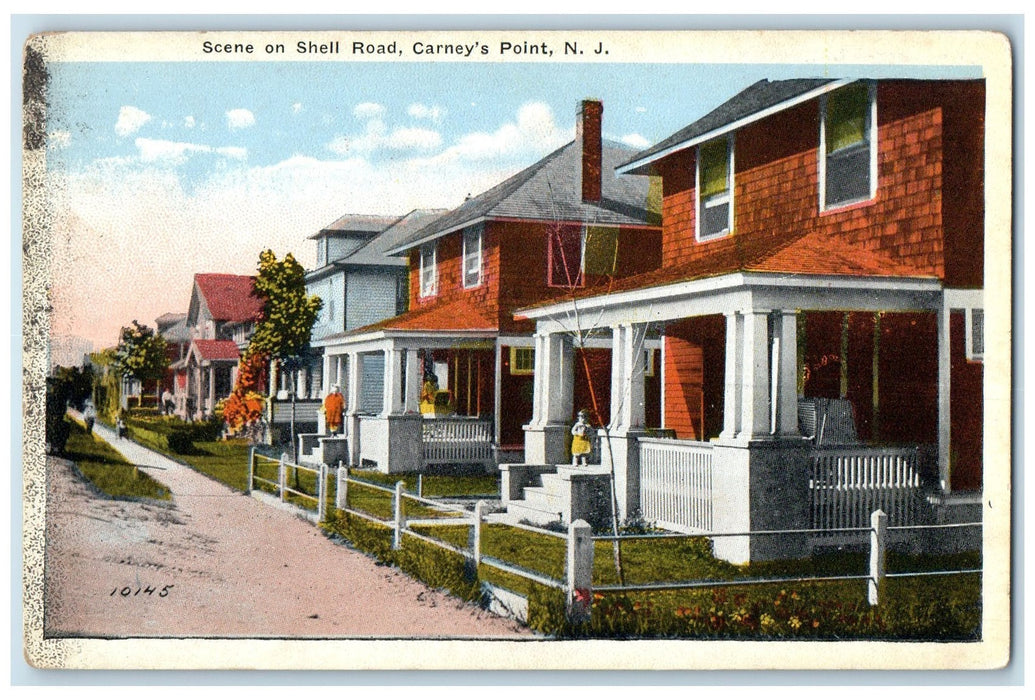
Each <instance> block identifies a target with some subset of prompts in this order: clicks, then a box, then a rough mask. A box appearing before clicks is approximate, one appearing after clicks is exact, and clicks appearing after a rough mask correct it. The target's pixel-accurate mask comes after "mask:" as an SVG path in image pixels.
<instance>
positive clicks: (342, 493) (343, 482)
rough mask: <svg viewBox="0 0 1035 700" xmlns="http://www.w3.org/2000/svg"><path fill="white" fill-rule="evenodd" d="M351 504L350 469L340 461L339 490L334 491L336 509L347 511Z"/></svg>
mask: <svg viewBox="0 0 1035 700" xmlns="http://www.w3.org/2000/svg"><path fill="white" fill-rule="evenodd" d="M348 503H349V468H348V467H346V466H345V463H344V462H343V461H341V460H340V459H339V460H338V488H336V489H335V491H334V507H335V508H337V509H338V510H345V508H347V507H348Z"/></svg>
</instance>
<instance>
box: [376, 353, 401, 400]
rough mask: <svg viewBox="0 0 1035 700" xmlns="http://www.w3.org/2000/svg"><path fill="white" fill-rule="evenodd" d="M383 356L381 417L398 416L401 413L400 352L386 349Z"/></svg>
mask: <svg viewBox="0 0 1035 700" xmlns="http://www.w3.org/2000/svg"><path fill="white" fill-rule="evenodd" d="M384 356H385V383H384V388H383V389H384V391H383V396H382V401H381V413H382V415H391V414H399V413H402V412H403V401H402V378H403V375H402V358H403V352H402V350H398V349H396V348H395V347H390V348H386V349H385V351H384Z"/></svg>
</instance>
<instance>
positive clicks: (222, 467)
mask: <svg viewBox="0 0 1035 700" xmlns="http://www.w3.org/2000/svg"><path fill="white" fill-rule="evenodd" d="M194 447H195V449H194V450H193V451H192V452H191V454H174V453H172V452H165V454H167V455H168V456H169V457H172V458H173V459H176V460H179V461H181V462H186V463H187V464H189V465H190V466H192V467H194V469H196V470H197V471H199V472H201V473H202V474H206V475H208V476H210V477H212V478H213V479H215V480H216V481H219V482H222V483H224V484H226V485H227V486H229V487H230V488H232V489H236V490H238V491H247V490H248V453H249V450H250V446H249V445H248V442H247V441H245V440H215V441H212V442H197V443H195V444H194Z"/></svg>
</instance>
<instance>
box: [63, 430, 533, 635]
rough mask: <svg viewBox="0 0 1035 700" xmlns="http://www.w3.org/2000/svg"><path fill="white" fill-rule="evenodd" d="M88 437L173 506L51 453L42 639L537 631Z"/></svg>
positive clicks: (150, 456) (216, 486)
mask: <svg viewBox="0 0 1035 700" xmlns="http://www.w3.org/2000/svg"><path fill="white" fill-rule="evenodd" d="M95 432H96V433H97V434H98V435H99V436H100V437H102V438H104V439H105V440H107V441H108V442H109V443H111V444H112V445H113V446H114V447H116V449H118V450H119V451H120V452H122V454H123V455H125V457H126V459H128V460H129V461H130V462H132V463H134V464H137V465H139V466H140V468H141V469H142V470H144V471H146V472H147V473H149V474H151V475H152V476H153V477H155V478H156V479H157V480H159V481H161V482H162V483H163V484H165V485H166V486H168V487H169V489H170V490H171V491H172V493H173V501H172V502H171V503H158V502H153V501H151V502H130V501H115V500H109V499H104V498H101V497H98V496H97V495H96V493H94V492H93V491H92V490H91V489H90V488H88V487H87V486H86V485H85V484H84V483H83V482H82V481H81V480H80V479H78V478H76V476H75V474H74V472H73V471H72V468H71V464H70V463H69V462H66V461H63V460H58V459H50V460H48V469H47V474H48V476H47V532H46V572H45V579H46V581H45V586H46V588H45V591H46V592H45V596H46V598H45V601H46V602H45V607H46V613H45V618H46V619H45V621H44V628H45V633H46V635H47V636H65V635H71V636H88V637H122V636H131V637H183V636H188V637H189V636H217V637H222V636H263V637H303V638H305V637H318V638H322V637H419V638H477V639H488V638H501V639H502V638H507V639H515V638H522V637H525V638H527V637H530V636H531V633H530V632H529V631H528V630H527V629H525V628H524V627H522V626H520V625H518V624H517V623H515V622H513V621H511V620H507V619H504V618H500V617H497V616H495V615H492V614H490V613H488V612H486V611H483V610H481V609H480V608H478V607H476V606H474V605H470V604H465V603H462V602H461V601H459V600H457V599H455V598H452V597H449V596H447V595H445V594H443V593H440V592H436V591H433V590H431V589H429V588H428V587H427V586H424V585H423V584H421V583H418V582H416V581H414V580H412V579H410V578H409V577H407V576H405V575H404V574H401V573H400V572H398V571H397V570H395V569H393V568H391V567H386V566H379V565H377V564H376V563H375V562H374V561H373V560H372V559H370V558H368V557H367V556H366V555H364V554H361V553H359V552H356V551H354V550H351V549H349V548H348V547H346V546H343V545H341V544H335V543H334V542H332V541H331V540H330V539H328V538H327V537H326V536H324V535H323V534H322V532H321V531H319V530H318V529H317V528H315V527H313V526H312V525H311V524H310V523H308V522H307V521H305V520H303V519H302V518H300V517H298V516H297V515H295V514H292V513H289V512H286V511H284V510H281V509H278V508H271V507H269V506H267V505H263V504H262V503H260V502H259V501H257V500H255V499H253V498H251V497H249V496H246V495H244V494H241V493H238V492H236V491H233V490H232V489H230V488H228V487H226V486H224V485H222V484H220V483H218V482H216V481H214V480H212V479H209V478H208V477H205V476H203V475H201V474H199V473H198V472H195V471H194V470H192V469H190V468H189V467H186V466H183V465H182V464H179V463H177V462H174V461H172V460H170V459H168V458H166V457H164V456H162V455H159V454H156V453H154V452H152V451H151V450H148V449H146V448H144V447H141V446H140V445H137V444H136V443H133V442H130V441H129V440H118V439H116V438H115V435H114V433H113V431H111V430H109V429H107V428H106V427H104V426H101V425H98V426H97V427H96V428H95ZM241 468H242V469H244V468H245V465H243V464H242V465H241ZM163 592H164V593H163Z"/></svg>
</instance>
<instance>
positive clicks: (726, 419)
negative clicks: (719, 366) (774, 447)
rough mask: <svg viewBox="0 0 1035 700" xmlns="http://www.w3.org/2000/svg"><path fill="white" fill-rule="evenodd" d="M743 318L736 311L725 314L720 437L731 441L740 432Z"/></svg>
mask: <svg viewBox="0 0 1035 700" xmlns="http://www.w3.org/2000/svg"><path fill="white" fill-rule="evenodd" d="M743 335H744V324H743V318H742V317H741V316H740V314H738V313H736V312H730V313H727V314H726V376H725V388H724V392H723V411H722V416H723V424H722V433H721V434H720V436H719V437H720V438H722V439H723V440H724V441H731V440H733V439H734V438H736V437H737V434H738V433H739V432H740V419H741V414H740V399H741V384H742V383H743V373H742V369H741V361H742V359H743V350H742V349H741V346H742V345H743V343H744V339H743Z"/></svg>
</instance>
